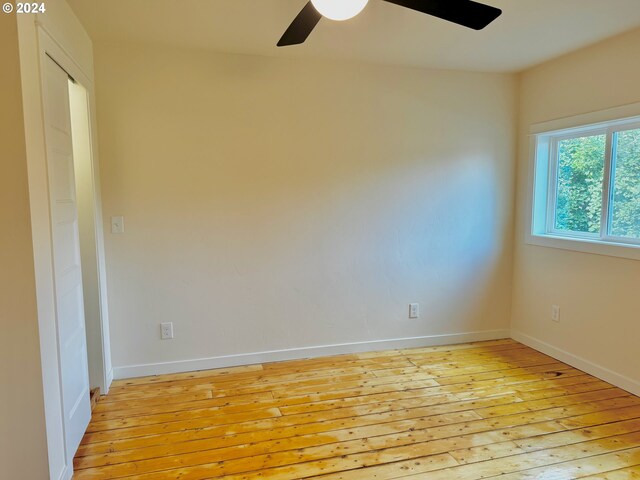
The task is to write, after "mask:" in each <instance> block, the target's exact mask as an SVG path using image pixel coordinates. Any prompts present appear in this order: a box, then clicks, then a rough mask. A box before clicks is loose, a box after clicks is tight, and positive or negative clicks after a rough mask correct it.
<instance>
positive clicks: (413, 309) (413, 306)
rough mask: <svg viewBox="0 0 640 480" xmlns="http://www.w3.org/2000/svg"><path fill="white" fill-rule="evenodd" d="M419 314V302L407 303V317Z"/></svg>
mask: <svg viewBox="0 0 640 480" xmlns="http://www.w3.org/2000/svg"><path fill="white" fill-rule="evenodd" d="M419 316H420V304H419V303H410V304H409V318H418V317H419Z"/></svg>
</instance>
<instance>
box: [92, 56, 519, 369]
mask: <svg viewBox="0 0 640 480" xmlns="http://www.w3.org/2000/svg"><path fill="white" fill-rule="evenodd" d="M95 62H96V89H97V90H96V92H97V99H98V123H99V124H100V131H99V135H100V154H101V164H102V169H103V170H102V174H103V181H102V187H103V201H104V215H105V219H106V220H107V221H108V218H109V217H110V216H112V215H124V216H125V226H126V233H125V234H124V235H111V234H107V240H106V244H107V259H108V267H109V268H108V274H109V293H110V295H109V309H110V312H111V317H112V320H111V322H112V335H113V337H112V338H113V359H114V360H113V361H114V366H115V367H120V370H119V373H118V370H117V368H116V370H117V372H116V375H118V374H119V375H122V374H123V370H122V368H121V367H124V366H131V365H138V364H148V363H152V364H155V363H159V362H176V361H180V360H189V359H198V358H208V357H214V356H225V355H233V354H241V353H251V352H262V351H270V350H280V349H290V348H298V347H307V346H317V345H331V344H338V343H349V342H363V341H372V340H382V339H395V338H402V337H419V336H428V335H439V334H455V333H463V332H475V331H492V330H496V329H507V328H508V325H509V316H510V298H511V282H510V279H511V237H512V224H511V218H512V204H513V202H512V198H513V197H512V193H513V178H514V162H513V154H514V151H515V148H514V147H513V145H514V138H515V130H514V123H515V83H514V79H513V77H512V76H508V75H498V74H471V73H454V72H445V71H429V70H420V69H409V68H398V67H383V66H364V65H355V64H347V63H322V62H307V61H294V60H283V59H273V58H260V57H251V56H233V55H221V54H213V53H206V52H198V51H180V50H170V49H166V48H161V47H134V46H132V45H127V46H126V47H121V48H118V47H112V46H105V45H96V48H95ZM409 302H419V303H420V304H421V309H422V316H421V318H420V319H419V320H409V319H408V318H407V316H408V315H407V314H408V303H409ZM165 321H172V322H174V325H175V335H176V338H175V339H174V340H172V341H164V342H163V341H161V340H160V338H159V324H160V322H165ZM189 367H193V365H192V364H189V365H182V366H181V368H189ZM151 371H153V370H151ZM126 373H127V374H131V373H132V372H131V371H127V372H126ZM135 373H138V374H139V373H140V370H136V371H135Z"/></svg>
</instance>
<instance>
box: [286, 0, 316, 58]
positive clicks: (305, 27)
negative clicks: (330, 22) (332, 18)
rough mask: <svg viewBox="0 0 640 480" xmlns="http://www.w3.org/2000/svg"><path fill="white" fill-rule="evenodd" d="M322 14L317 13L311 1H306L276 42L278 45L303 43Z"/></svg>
mask: <svg viewBox="0 0 640 480" xmlns="http://www.w3.org/2000/svg"><path fill="white" fill-rule="evenodd" d="M321 18H322V15H320V13H318V11H317V10H316V9H315V7H314V6H313V4H312V3H311V2H309V3H307V4H306V5H305V6H304V8H303V9H302V11H301V12H300V13H299V14H298V16H297V17H296V18H295V20H294V21H293V22H292V23H291V25H289V28H287V31H286V32H284V35H282V38H281V39H280V41H279V42H278V46H279V47H286V46H288V45H298V44H300V43H304V41H305V40H306V39H307V37H308V36H309V34H310V33H311V32H312V31H313V29H314V28H315V26H316V25H317V24H318V22H319V21H320V19H321Z"/></svg>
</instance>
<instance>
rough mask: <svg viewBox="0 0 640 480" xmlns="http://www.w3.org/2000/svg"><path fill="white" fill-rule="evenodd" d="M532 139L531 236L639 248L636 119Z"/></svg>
mask: <svg viewBox="0 0 640 480" xmlns="http://www.w3.org/2000/svg"><path fill="white" fill-rule="evenodd" d="M534 139H535V168H534V174H535V175H534V177H535V178H534V186H533V209H532V210H533V211H532V214H533V216H532V224H531V236H533V237H536V236H537V237H549V238H554V239H560V240H573V241H580V242H591V243H601V244H609V245H620V246H628V247H636V248H639V247H640V118H639V117H636V118H632V119H626V120H617V121H611V122H606V123H599V124H593V125H587V126H581V127H573V128H568V129H564V130H555V131H551V132H542V133H537V134H535V136H534ZM530 243H537V242H535V241H533V242H530ZM550 246H557V244H556V245H550ZM561 248H569V247H567V246H566V245H561ZM596 253H598V252H596Z"/></svg>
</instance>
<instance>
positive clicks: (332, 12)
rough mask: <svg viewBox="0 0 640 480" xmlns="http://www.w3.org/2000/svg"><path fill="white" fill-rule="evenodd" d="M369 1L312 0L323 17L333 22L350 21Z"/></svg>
mask: <svg viewBox="0 0 640 480" xmlns="http://www.w3.org/2000/svg"><path fill="white" fill-rule="evenodd" d="M368 2H369V0H311V3H313V6H314V7H315V9H316V10H318V12H320V13H321V14H322V16H323V17H327V18H329V19H331V20H348V19H350V18H353V17H355V16H356V15H358V14H359V13H360V12H361V11H362V10H363V9H364V7H366V6H367V3H368Z"/></svg>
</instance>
